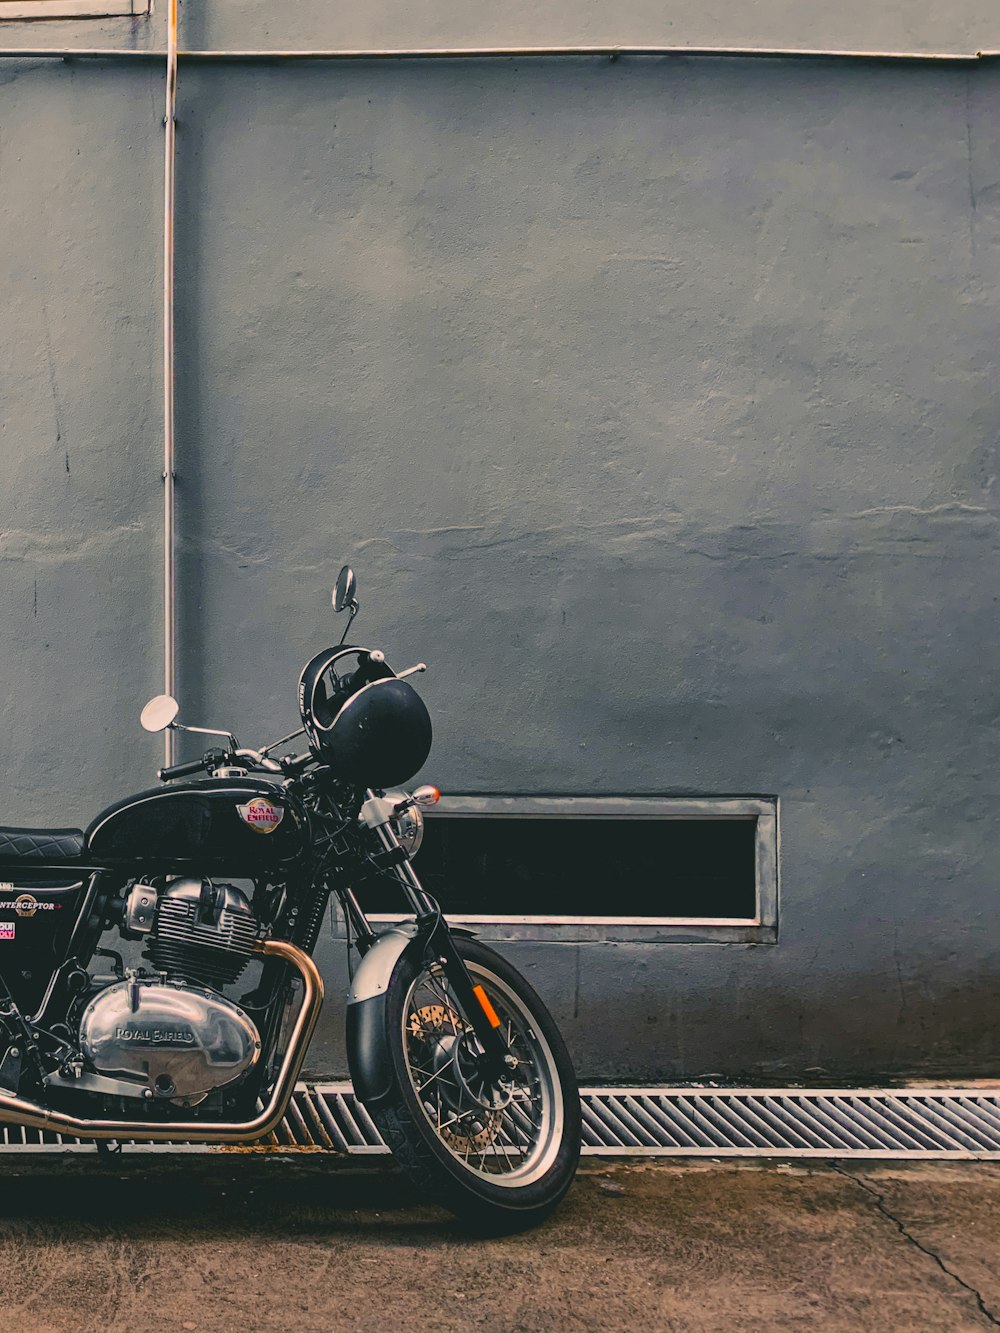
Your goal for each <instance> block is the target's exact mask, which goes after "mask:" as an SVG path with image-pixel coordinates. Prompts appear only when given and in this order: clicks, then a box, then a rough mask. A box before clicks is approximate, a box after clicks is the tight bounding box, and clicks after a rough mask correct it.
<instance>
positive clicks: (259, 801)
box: [236, 796, 285, 833]
mask: <svg viewBox="0 0 1000 1333" xmlns="http://www.w3.org/2000/svg"><path fill="white" fill-rule="evenodd" d="M236 809H237V812H238V813H239V816H240V819H242V820H243V822H244V824H249V825H250V827H251V828H252V829H253V831H254V832H255V833H273V832H274V830H275V829H276V828H277V827H278V825H279V824H280V823H281V821H282V820H283V819H284V817H285V811H284V809H283V808H282V807H281V806H280V805H275V804H274V802H273V801H269V800H267V798H266V797H264V796H255V797H254V798H253V800H252V801H248V802H247V803H246V805H238V806H237V807H236Z"/></svg>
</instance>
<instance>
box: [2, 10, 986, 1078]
mask: <svg viewBox="0 0 1000 1333" xmlns="http://www.w3.org/2000/svg"><path fill="white" fill-rule="evenodd" d="M220 21H221V20H220ZM206 22H207V19H206ZM205 40H206V43H207V42H208V41H209V40H211V41H215V40H216V38H215V36H214V35H212V34H209V36H208V37H206V39H205ZM894 44H895V43H894ZM998 44H1000V43H998ZM18 69H19V71H20V72H19V77H18V78H17V79H16V81H15V82H9V83H7V84H6V85H5V86H2V87H0V174H2V178H3V183H4V185H5V189H4V191H3V198H4V200H5V203H4V205H3V208H4V218H5V222H7V220H8V219H11V221H10V222H9V223H8V225H5V227H4V231H3V236H4V244H5V246H7V247H8V254H7V259H6V262H5V263H4V264H3V265H2V266H0V268H2V272H3V277H2V279H0V280H2V282H3V283H4V285H5V292H4V295H5V296H6V297H7V299H6V301H5V303H4V308H5V310H6V311H7V321H6V323H5V325H4V327H3V330H2V333H0V368H2V372H0V373H2V374H3V377H4V394H3V402H4V414H3V416H4V432H3V435H2V444H0V450H2V453H0V459H2V466H3V479H4V485H3V487H2V492H0V530H2V535H0V598H2V606H0V610H2V615H3V623H4V625H5V627H6V630H7V632H6V635H5V637H4V640H3V649H2V655H0V672H2V676H0V678H2V680H3V682H4V685H5V693H4V696H3V702H2V706H0V723H2V733H0V746H2V751H3V753H4V759H5V772H6V778H5V796H4V804H5V812H6V815H7V817H8V818H9V820H10V822H18V821H24V822H31V821H35V820H38V821H39V822H42V821H45V820H52V821H55V822H62V821H67V822H69V821H70V820H71V819H74V818H79V819H86V818H87V817H88V816H89V815H90V814H91V813H92V811H93V809H94V807H95V806H97V805H99V804H101V803H102V802H104V801H106V800H108V799H110V798H111V797H112V796H114V795H116V794H118V793H119V792H120V790H121V789H122V788H123V787H127V786H128V785H130V784H132V785H140V784H144V783H145V781H146V780H147V777H148V775H149V774H150V772H151V770H152V769H153V767H154V766H155V763H156V761H157V757H158V754H159V748H158V746H157V744H156V743H155V742H153V741H151V740H149V739H148V738H144V737H143V736H142V734H141V733H139V732H138V731H137V727H136V724H135V722H134V718H135V715H136V713H137V711H138V707H139V705H140V704H141V702H142V700H143V698H144V697H145V696H146V695H147V694H148V693H152V692H153V691H154V690H155V688H156V686H157V683H158V681H157V670H158V654H159V644H160V637H159V614H160V611H159V585H158V558H159V546H158V543H159V526H158V520H159V514H158V504H159V499H160V490H159V455H158V451H159V434H158V431H159V422H158V384H157V374H156V367H157V364H158V357H159V341H158V337H159V334H158V325H157V316H158V310H157V284H158V272H157V268H158V264H157V247H158V231H157V211H158V185H157V174H158V167H159V163H158V158H157V152H158V146H159V125H158V121H157V119H156V117H157V116H158V115H159V104H160V97H161V92H162V85H161V81H160V78H159V77H158V75H157V73H156V72H155V71H152V70H145V69H142V70H140V69H133V70H130V71H128V72H123V71H120V70H116V69H113V68H110V67H102V66H89V65H88V66H86V67H85V68H83V69H77V70H74V69H73V68H72V67H62V66H60V67H58V68H52V67H48V66H46V67H45V68H44V69H41V68H36V67H26V68H22V67H18ZM14 72H15V70H11V71H9V73H8V77H9V74H10V73H14ZM0 74H3V71H0ZM998 113H1000V71H998V70H994V69H993V68H991V67H985V66H984V67H980V68H976V69H974V70H972V71H970V72H966V71H963V70H956V69H929V68H921V67H913V68H901V67H895V66H877V67H864V68H862V67H845V66H843V65H824V64H808V65H805V64H797V63H794V62H774V63H770V62H768V63H765V64H753V65H744V64H733V63H720V62H714V61H699V62H691V63H682V64H679V63H666V62H639V63H633V62H628V61H626V62H620V63H618V64H614V65H608V64H606V63H605V64H596V63H593V62H578V63H577V62H571V63H562V64H554V63H541V64H530V63H519V64H502V65H495V66H483V65H480V64H475V63H468V64H458V65H448V66H438V65H418V66H414V65H409V66H404V67H400V66H391V65H382V66H380V65H364V66H352V67H349V68H345V67H332V66H322V65H316V66H296V67H295V68H287V67H281V66H269V67H245V66H239V65H226V66H220V67H210V68H209V67H199V68H197V69H192V68H187V69H185V71H184V74H183V79H182V90H181V111H180V140H179V154H180V156H179V182H180V187H179V188H180V198H179V222H178V227H179V230H178V244H179V259H178V264H179V272H178V295H179V312H178V340H179V347H178V384H179V404H178V408H179V419H178V444H179V464H178V465H179V473H180V483H179V484H180V492H179V503H180V511H181V525H182V534H183V536H182V593H183V615H182V639H183V642H184V644H185V652H184V659H183V663H182V673H181V674H182V694H183V699H184V704H185V712H186V714H187V716H188V717H189V718H191V719H192V720H193V719H194V718H195V717H197V718H199V719H200V720H204V721H206V722H209V723H214V724H216V725H220V724H222V723H225V724H226V725H233V726H235V727H236V729H237V731H238V732H239V734H240V735H241V736H243V737H244V738H246V739H251V738H255V739H263V738H264V737H269V736H273V735H276V734H279V733H280V732H281V731H283V730H287V729H289V728H290V727H291V726H292V725H294V716H295V714H294V688H293V687H294V681H295V677H296V674H297V671H298V669H299V667H300V665H301V663H302V661H303V660H304V659H305V658H306V657H307V656H308V655H309V654H310V653H312V652H313V651H315V650H316V649H317V648H319V647H320V646H322V645H323V644H324V643H325V642H327V641H328V640H329V638H330V636H331V634H332V632H333V626H332V623H331V619H332V618H331V615H330V612H329V608H328V602H327V598H328V593H327V591H326V590H327V589H328V587H329V585H330V583H331V581H332V578H333V576H334V574H335V572H336V569H337V567H338V566H339V564H340V562H341V560H342V559H343V558H349V559H351V561H352V562H353V563H354V564H355V566H356V568H357V570H358V572H359V576H360V579H361V589H362V601H363V610H362V619H361V620H360V621H359V622H358V627H359V632H360V631H361V630H362V629H363V631H364V633H365V635H366V637H368V638H369V640H370V641H371V642H374V643H378V644H380V645H381V646H383V647H385V649H386V650H387V651H388V652H389V653H390V656H391V660H393V661H398V662H400V663H404V662H408V661H413V660H416V659H417V658H418V657H421V658H424V659H426V660H428V661H429V662H430V663H431V664H432V671H431V672H430V673H429V674H428V676H426V677H424V678H423V682H424V683H423V685H422V689H423V692H424V693H425V695H426V697H427V699H428V702H429V704H430V705H431V708H432V711H433V712H434V714H435V716H436V719H437V735H438V741H437V746H436V750H435V754H434V756H433V757H432V762H431V764H430V765H429V767H428V770H427V774H428V776H433V778H434V780H435V781H437V782H438V783H439V785H441V786H442V787H443V788H445V789H449V790H452V791H519V792H536V793H550V792H578V793H601V794H603V793H607V794H629V793H677V794H680V793H699V794H726V793H740V794H743V793H746V794H752V793H776V794H777V795H778V796H779V797H780V798H781V839H782V845H781V942H780V944H778V945H777V946H762V947H757V948H751V947H717V946H708V945H706V946H647V947H643V946H636V945H622V946H607V945H592V946H580V947H577V946H570V945H542V944H540V945H531V946H527V945H524V946H518V947H515V946H508V950H509V952H510V953H511V954H513V955H516V956H517V957H518V958H519V960H520V961H521V963H522V964H523V965H524V966H525V967H526V968H527V969H528V970H529V974H530V975H531V976H532V978H533V980H534V981H535V983H536V984H537V985H538V986H539V988H541V989H542V990H544V991H545V993H546V994H547V995H548V996H549V997H550V999H551V1000H552V1001H553V1007H554V1009H555V1011H556V1013H557V1016H558V1018H559V1019H560V1021H561V1022H562V1023H563V1024H564V1025H565V1027H566V1030H567V1033H568V1035H569V1038H570V1041H571V1044H572V1047H573V1050H574V1053H575V1055H576V1057H577V1060H578V1064H579V1066H580V1068H581V1070H582V1071H583V1072H584V1073H585V1074H587V1075H588V1076H590V1075H606V1076H612V1075H621V1076H626V1077H632V1078H645V1077H662V1078H670V1077H674V1076H690V1075H697V1074H710V1073H722V1074H727V1075H732V1076H740V1075H746V1076H751V1077H761V1078H772V1077H773V1078H777V1077H785V1076H790V1075H802V1076H805V1075H806V1073H807V1071H809V1070H813V1069H815V1068H817V1067H821V1068H823V1069H824V1070H826V1071H827V1072H829V1073H830V1074H831V1075H835V1076H837V1077H844V1078H847V1077H852V1076H858V1077H865V1078H877V1077H883V1076H885V1075H887V1074H899V1073H905V1072H912V1071H917V1070H921V1071H933V1072H940V1073H953V1074H958V1073H965V1074H972V1073H983V1072H996V1071H997V1070H998V1069H1000V1039H998V1037H997V1033H998V1031H1000V999H998V986H997V982H998V979H1000V936H998V933H997V930H996V924H995V919H996V912H997V871H996V866H997V864H998V863H1000V833H998V825H997V820H996V817H995V811H996V808H997V801H996V797H997V794H998V793H997V787H998V779H997V776H996V775H997V773H998V771H1000V764H998V760H1000V754H998V744H997V728H996V722H997V709H998V705H997V699H998V697H1000V690H998V684H1000V682H998V680H997V653H996V647H995V645H996V638H997V592H996V589H997V575H998V572H1000V571H998V558H997V556H998V540H997V518H998V500H997V493H996V472H997V459H996V440H997V427H998V407H1000V404H998V394H997V388H996V385H997V335H996V328H997V321H998V314H1000V309H998V307H1000V298H998V296H997V278H998V276H1000V271H998V270H1000V263H998V257H1000V211H998V210H1000V133H998V131H997V129H996V126H997V124H998V123H1000V120H998ZM77 149H79V153H77ZM18 158H20V161H18ZM13 173H17V174H13ZM46 321H48V330H49V331H48V333H46ZM67 452H68V454H69V471H68V472H67V471H66V465H65V461H64V455H65V454H66V453H67ZM36 584H37V588H38V604H37V615H36V614H35V604H34V588H35V585H36ZM338 629H339V627H338ZM45 645H48V647H46V646H45ZM611 887H612V889H613V886H611ZM326 956H327V958H328V960H329V966H330V968H331V974H332V975H334V976H336V977H339V976H340V965H339V961H338V962H337V963H336V964H335V963H334V961H333V959H334V951H333V946H332V945H329V946H328V947H327V953H326ZM333 990H334V992H335V991H336V986H334V987H333ZM333 1008H334V1009H335V1006H334V1007H333ZM340 1060H341V1054H340V1041H339V1015H338V1014H337V1013H336V1012H331V1014H330V1015H328V1017H327V1019H326V1021H325V1025H324V1028H323V1032H322V1041H321V1044H320V1045H319V1046H318V1047H317V1049H316V1052H315V1057H314V1060H313V1067H314V1068H315V1069H317V1070H320V1069H321V1070H324V1071H329V1070H330V1069H331V1068H333V1067H335V1066H337V1065H338V1064H339V1062H340Z"/></svg>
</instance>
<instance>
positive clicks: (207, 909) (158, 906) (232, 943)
mask: <svg viewBox="0 0 1000 1333" xmlns="http://www.w3.org/2000/svg"><path fill="white" fill-rule="evenodd" d="M124 928H125V931H126V932H127V933H128V934H130V935H132V936H135V935H145V936H146V939H147V947H146V950H145V953H146V956H147V957H148V958H149V959H150V961H151V962H152V963H153V965H154V967H155V968H156V970H157V972H159V973H160V974H161V975H160V976H159V977H148V976H142V975H134V976H132V977H130V978H128V979H126V980H124V981H121V982H119V983H118V984H117V985H112V986H108V987H106V988H105V989H104V990H102V991H100V992H99V993H98V994H97V995H96V996H94V998H93V999H92V1000H91V1001H90V1003H89V1004H88V1005H87V1007H86V1008H85V1009H84V1011H83V1014H82V1015H81V1018H80V1030H79V1041H80V1050H81V1052H82V1054H83V1057H84V1059H85V1061H86V1065H87V1068H88V1070H90V1071H93V1073H94V1074H96V1075H97V1079H96V1080H95V1079H94V1078H93V1077H90V1078H87V1077H86V1076H85V1077H84V1078H83V1079H82V1080H81V1086H90V1087H93V1088H94V1090H97V1087H96V1084H98V1083H99V1084H100V1085H101V1087H102V1088H103V1090H105V1091H109V1092H110V1091H112V1087H111V1083H112V1082H113V1083H114V1084H115V1085H116V1086H115V1087H114V1089H113V1090H114V1091H115V1092H117V1093H119V1094H120V1095H126V1096H129V1095H131V1096H136V1097H147V1098H148V1097H156V1098H163V1099H166V1100H170V1101H184V1102H186V1103H187V1104H191V1103H193V1102H196V1101H200V1100H202V1099H203V1098H204V1097H205V1096H207V1094H208V1093H210V1092H212V1091H214V1090H215V1089H216V1088H221V1087H225V1086H226V1085H227V1084H230V1083H233V1082H235V1081H236V1080H237V1079H239V1078H241V1077H242V1076H243V1075H244V1074H245V1073H246V1072H247V1070H249V1069H250V1068H252V1066H253V1065H254V1064H255V1063H256V1062H257V1060H258V1059H259V1057H260V1044H261V1043H260V1034H259V1032H258V1031H257V1028H256V1025H255V1024H254V1023H253V1021H252V1020H251V1018H250V1017H249V1015H248V1014H247V1013H245V1012H244V1010H242V1009H241V1008H240V1007H239V1005H237V1004H235V1003H234V1002H233V1001H232V1000H230V999H227V997H226V996H224V995H220V994H219V991H220V990H221V988H222V987H223V986H227V985H231V984H232V983H233V982H235V981H237V980H238V979H239V977H240V976H241V974H242V973H243V971H244V969H245V968H246V966H247V963H248V962H249V960H250V954H251V946H252V944H253V941H254V940H255V939H256V936H257V921H256V918H255V917H254V915H253V911H252V909H251V907H250V903H249V902H248V900H247V898H246V895H245V894H244V893H242V892H241V891H240V890H239V889H237V888H236V887H235V886H234V885H232V884H214V883H213V882H212V881H211V880H208V879H175V880H171V881H170V883H168V884H167V885H166V886H165V887H164V888H161V889H157V888H155V887H153V886H152V885H148V884H137V885H136V886H135V887H134V888H133V890H132V892H131V893H130V895H129V897H128V899H127V900H126V903H125V921H124Z"/></svg>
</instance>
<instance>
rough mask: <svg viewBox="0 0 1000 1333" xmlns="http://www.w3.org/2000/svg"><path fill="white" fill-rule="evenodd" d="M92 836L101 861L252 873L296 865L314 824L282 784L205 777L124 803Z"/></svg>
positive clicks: (94, 854)
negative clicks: (311, 825)
mask: <svg viewBox="0 0 1000 1333" xmlns="http://www.w3.org/2000/svg"><path fill="white" fill-rule="evenodd" d="M85 838H86V847H87V853H86V854H89V858H90V859H92V860H93V861H95V862H98V863H100V864H109V863H110V864H118V863H122V862H128V863H130V864H133V865H134V864H137V863H139V864H142V865H152V864H155V865H157V866H160V867H163V868H173V869H178V870H192V871H193V870H197V871H198V873H199V874H200V873H202V872H204V873H209V872H211V871H213V870H214V871H215V872H217V873H218V872H222V871H225V872H226V873H228V874H231V875H239V874H243V875H246V876H250V875H259V874H260V873H261V872H263V871H267V870H283V869H286V868H291V867H292V866H294V864H295V863H296V861H297V860H298V859H299V858H300V857H301V856H303V855H304V854H305V852H306V851H307V849H308V847H309V821H308V816H307V813H306V810H305V808H304V807H303V805H302V804H301V802H300V801H298V800H297V799H296V798H295V797H294V796H292V795H291V794H290V793H289V792H288V791H287V789H286V788H285V787H283V786H281V785H280V783H277V782H269V781H268V780H267V779H266V778H258V777H243V778H201V779H199V780H197V781H194V782H178V783H173V784H171V785H170V786H167V787H156V788H153V789H152V790H150V791H142V792H138V793H137V794H136V795H135V796H129V797H127V798H126V799H125V800H123V801H118V802H116V803H115V804H114V805H112V806H110V807H109V808H108V809H107V810H105V811H104V812H103V813H102V814H100V815H98V816H97V818H96V819H95V820H94V822H93V823H92V824H91V825H90V827H89V828H88V829H87V831H86V834H85Z"/></svg>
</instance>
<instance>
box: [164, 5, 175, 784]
mask: <svg viewBox="0 0 1000 1333" xmlns="http://www.w3.org/2000/svg"><path fill="white" fill-rule="evenodd" d="M168 3H169V13H168V19H167V96H166V110H165V113H164V117H163V130H164V135H163V692H164V694H173V693H174V690H175V688H176V682H175V675H176V656H177V653H176V630H177V623H176V622H177V599H176V592H177V569H176V545H177V543H176V532H175V528H176V471H175V458H174V215H175V188H174V187H175V181H176V171H175V167H176V156H177V155H176V140H177V0H168ZM163 734H164V759H165V762H166V763H167V764H172V763H173V762H174V734H175V733H174V731H173V729H172V728H170V727H168V728H167V729H166V731H165V732H164V733H163Z"/></svg>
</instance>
